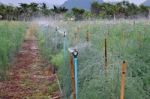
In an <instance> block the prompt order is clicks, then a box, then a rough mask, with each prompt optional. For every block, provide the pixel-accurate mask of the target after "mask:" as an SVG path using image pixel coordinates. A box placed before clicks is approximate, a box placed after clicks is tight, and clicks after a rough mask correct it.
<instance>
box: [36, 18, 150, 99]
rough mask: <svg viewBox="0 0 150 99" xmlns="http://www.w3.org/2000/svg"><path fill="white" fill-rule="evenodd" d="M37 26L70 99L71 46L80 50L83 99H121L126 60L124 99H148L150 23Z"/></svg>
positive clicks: (52, 23) (42, 46)
mask: <svg viewBox="0 0 150 99" xmlns="http://www.w3.org/2000/svg"><path fill="white" fill-rule="evenodd" d="M39 24H40V27H41V28H39V32H38V34H37V37H38V38H39V46H40V49H41V52H42V54H43V56H44V57H45V58H46V59H47V60H49V62H50V63H52V64H53V65H55V67H56V68H57V69H58V75H59V78H60V81H61V86H62V90H63V92H64V93H65V99H69V97H71V91H72V88H71V87H72V85H71V70H70V64H69V58H70V57H69V56H70V53H69V51H68V49H70V48H73V49H77V50H78V51H79V55H78V98H79V99H119V98H120V89H121V88H120V86H121V85H120V84H121V72H122V69H121V68H122V63H123V61H126V65H127V67H126V78H125V99H148V98H150V93H149V92H150V79H149V78H150V67H149V65H150V62H149V61H150V52H149V50H150V45H149V42H150V28H149V27H150V23H149V21H148V20H138V21H136V20H120V21H109V20H97V21H77V22H72V21H68V22H66V21H65V22H64V21H50V22H49V21H40V22H39ZM42 26H43V27H42ZM64 32H66V34H67V35H66V37H65V38H64ZM105 44H107V45H105ZM105 46H106V47H107V48H106V49H105ZM105 50H107V62H105V57H106V56H105Z"/></svg>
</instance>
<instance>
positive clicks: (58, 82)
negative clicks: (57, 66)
mask: <svg viewBox="0 0 150 99" xmlns="http://www.w3.org/2000/svg"><path fill="white" fill-rule="evenodd" d="M55 76H56V79H57V84H58V86H59V90H60V93H61V95H63V93H62V89H61V86H60V81H59V79H58V76H57V74H55Z"/></svg>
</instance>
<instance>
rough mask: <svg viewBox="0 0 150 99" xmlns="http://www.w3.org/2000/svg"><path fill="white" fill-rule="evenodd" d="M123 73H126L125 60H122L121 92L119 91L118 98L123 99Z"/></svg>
mask: <svg viewBox="0 0 150 99" xmlns="http://www.w3.org/2000/svg"><path fill="white" fill-rule="evenodd" d="M125 74H126V62H125V61H123V63H122V74H121V92H120V99H124V90H125V89H124V88H125Z"/></svg>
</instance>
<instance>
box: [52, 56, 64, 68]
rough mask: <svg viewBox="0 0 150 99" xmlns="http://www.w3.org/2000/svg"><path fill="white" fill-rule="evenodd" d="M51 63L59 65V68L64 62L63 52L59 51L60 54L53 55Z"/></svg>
mask: <svg viewBox="0 0 150 99" xmlns="http://www.w3.org/2000/svg"><path fill="white" fill-rule="evenodd" d="M51 63H52V64H53V65H55V66H57V68H58V67H59V66H61V65H62V64H63V63H64V56H63V53H58V54H56V55H54V56H52V59H51Z"/></svg>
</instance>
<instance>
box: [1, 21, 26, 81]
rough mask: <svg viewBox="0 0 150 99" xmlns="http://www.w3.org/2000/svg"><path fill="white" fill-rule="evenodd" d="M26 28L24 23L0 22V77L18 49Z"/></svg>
mask: <svg viewBox="0 0 150 99" xmlns="http://www.w3.org/2000/svg"><path fill="white" fill-rule="evenodd" d="M25 30H26V25H25V23H20V22H7V21H1V22H0V46H1V47H0V79H3V78H4V77H5V76H4V75H5V72H6V70H7V69H8V63H9V62H10V61H12V59H13V58H14V55H15V53H16V52H17V51H18V50H19V48H20V44H21V43H22V41H23V37H24V33H25Z"/></svg>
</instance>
